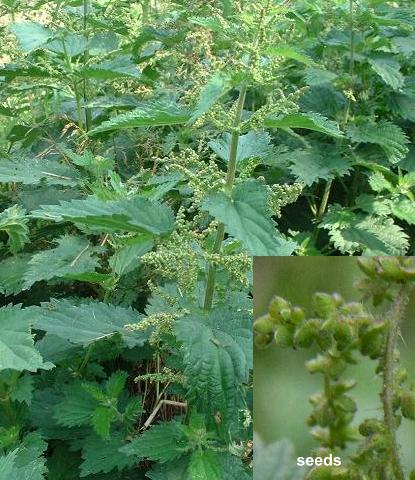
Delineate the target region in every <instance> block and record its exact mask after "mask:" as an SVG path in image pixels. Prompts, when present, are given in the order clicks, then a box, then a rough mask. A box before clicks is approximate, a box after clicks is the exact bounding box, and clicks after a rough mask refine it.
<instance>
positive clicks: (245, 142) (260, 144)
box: [208, 130, 272, 162]
mask: <svg viewBox="0 0 415 480" xmlns="http://www.w3.org/2000/svg"><path fill="white" fill-rule="evenodd" d="M270 142H271V138H270V136H269V134H268V133H266V132H255V131H253V130H252V131H250V132H248V133H247V134H245V135H240V136H239V138H238V149H237V155H236V161H237V162H243V161H244V160H247V159H248V158H252V157H257V158H263V157H266V156H268V155H269V154H270V153H271V152H272V146H271V145H270ZM208 145H209V147H210V148H211V149H212V150H213V151H214V152H215V153H216V155H217V156H218V157H219V158H221V159H222V160H224V161H225V162H228V161H229V153H230V147H231V135H230V134H229V133H225V134H224V135H223V137H222V138H219V139H217V140H211V141H210V142H209V144H208Z"/></svg>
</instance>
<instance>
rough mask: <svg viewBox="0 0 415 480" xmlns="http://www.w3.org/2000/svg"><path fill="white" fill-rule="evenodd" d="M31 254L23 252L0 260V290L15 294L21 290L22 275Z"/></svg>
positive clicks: (7, 293)
mask: <svg viewBox="0 0 415 480" xmlns="http://www.w3.org/2000/svg"><path fill="white" fill-rule="evenodd" d="M30 258H31V255H30V254H29V253H24V254H20V255H14V256H12V257H9V258H6V259H5V260H3V261H2V262H0V292H1V293H4V294H5V295H17V294H18V293H19V292H21V291H22V290H23V283H24V275H25V273H26V270H27V266H28V263H29V260H30Z"/></svg>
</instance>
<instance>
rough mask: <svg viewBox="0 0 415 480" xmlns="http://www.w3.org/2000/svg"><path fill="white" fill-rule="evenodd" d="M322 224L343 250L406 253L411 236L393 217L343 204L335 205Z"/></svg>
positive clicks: (337, 245)
mask: <svg viewBox="0 0 415 480" xmlns="http://www.w3.org/2000/svg"><path fill="white" fill-rule="evenodd" d="M319 228H324V229H326V230H328V231H329V236H330V238H331V241H332V242H333V243H334V246H335V247H336V248H337V249H338V250H339V251H340V252H341V253H349V254H355V253H359V252H363V253H365V254H370V255H392V256H394V255H405V253H406V252H407V250H408V247H409V241H408V236H407V235H406V233H404V231H403V229H402V228H401V227H399V226H398V225H395V224H394V223H393V220H392V219H391V218H385V217H377V216H368V215H361V214H356V213H355V212H354V211H352V210H347V209H345V208H344V207H341V206H340V205H337V204H334V205H332V206H331V207H330V208H329V210H328V212H327V214H326V215H325V216H324V217H323V221H322V222H321V223H320V226H319Z"/></svg>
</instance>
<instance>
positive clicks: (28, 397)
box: [10, 375, 34, 405]
mask: <svg viewBox="0 0 415 480" xmlns="http://www.w3.org/2000/svg"><path fill="white" fill-rule="evenodd" d="M33 383H34V378H33V377H32V376H31V375H22V376H21V377H19V378H18V380H17V382H16V384H15V385H14V386H13V389H12V391H11V393H10V398H11V399H12V400H14V401H16V402H20V403H25V404H26V405H30V404H31V402H32V394H33V389H34V385H33Z"/></svg>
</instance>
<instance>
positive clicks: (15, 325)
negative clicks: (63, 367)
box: [0, 305, 53, 372]
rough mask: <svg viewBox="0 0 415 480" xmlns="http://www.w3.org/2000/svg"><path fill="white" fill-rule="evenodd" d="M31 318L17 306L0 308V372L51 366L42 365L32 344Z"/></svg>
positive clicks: (48, 364) (27, 312) (34, 370)
mask: <svg viewBox="0 0 415 480" xmlns="http://www.w3.org/2000/svg"><path fill="white" fill-rule="evenodd" d="M32 321H33V317H32V315H31V313H30V310H29V309H21V308H20V306H19V305H15V306H12V305H8V306H6V307H2V308H0V332H1V336H0V371H1V370H5V369H7V368H11V369H13V370H20V371H21V370H29V371H30V372H36V371H37V370H38V369H39V368H44V369H49V368H51V367H52V366H53V365H52V364H50V363H44V362H43V360H42V357H41V356H40V354H39V352H38V351H37V350H36V349H35V347H34V344H33V337H32V334H31V329H30V325H31V323H32Z"/></svg>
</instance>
